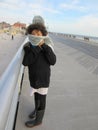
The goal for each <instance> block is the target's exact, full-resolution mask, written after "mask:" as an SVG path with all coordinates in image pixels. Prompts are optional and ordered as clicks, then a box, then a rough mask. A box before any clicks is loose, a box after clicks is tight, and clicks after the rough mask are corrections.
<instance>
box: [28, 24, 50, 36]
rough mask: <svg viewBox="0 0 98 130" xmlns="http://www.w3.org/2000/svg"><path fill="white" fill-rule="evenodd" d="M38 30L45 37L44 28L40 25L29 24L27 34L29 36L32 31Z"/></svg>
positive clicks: (45, 31)
mask: <svg viewBox="0 0 98 130" xmlns="http://www.w3.org/2000/svg"><path fill="white" fill-rule="evenodd" d="M35 29H36V30H40V31H41V32H42V34H43V36H46V35H47V33H48V32H47V30H46V27H45V26H44V25H42V24H31V25H29V26H28V27H27V34H31V33H32V31H33V30H35Z"/></svg>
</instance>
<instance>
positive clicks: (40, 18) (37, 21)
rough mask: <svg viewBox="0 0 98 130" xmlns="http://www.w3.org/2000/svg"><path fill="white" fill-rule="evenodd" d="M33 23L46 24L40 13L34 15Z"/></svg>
mask: <svg viewBox="0 0 98 130" xmlns="http://www.w3.org/2000/svg"><path fill="white" fill-rule="evenodd" d="M33 24H42V25H44V26H45V22H44V19H43V18H42V17H41V16H40V15H37V16H34V18H33Z"/></svg>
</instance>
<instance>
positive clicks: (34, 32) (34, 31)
mask: <svg viewBox="0 0 98 130" xmlns="http://www.w3.org/2000/svg"><path fill="white" fill-rule="evenodd" d="M31 34H32V35H35V36H43V35H42V32H41V31H40V30H37V29H34V30H33V31H32V33H31Z"/></svg>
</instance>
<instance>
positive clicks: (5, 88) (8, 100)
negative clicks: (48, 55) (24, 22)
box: [0, 38, 27, 130]
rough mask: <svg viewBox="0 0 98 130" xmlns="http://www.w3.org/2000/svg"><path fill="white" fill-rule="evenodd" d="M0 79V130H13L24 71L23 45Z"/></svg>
mask: <svg viewBox="0 0 98 130" xmlns="http://www.w3.org/2000/svg"><path fill="white" fill-rule="evenodd" d="M26 42H27V38H26V39H25V41H24V42H23V44H22V45H21V47H20V48H19V50H18V51H17V53H16V55H15V57H14V58H13V60H12V61H11V63H10V64H9V66H8V67H7V69H6V71H5V72H4V74H3V75H2V77H1V78H0V130H13V127H14V126H13V125H14V120H15V113H16V108H17V103H18V98H19V93H20V89H21V88H20V87H21V79H22V75H23V71H24V66H23V65H22V60H23V56H24V51H23V45H24V44H25V43H26Z"/></svg>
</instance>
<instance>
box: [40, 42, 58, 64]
mask: <svg viewBox="0 0 98 130" xmlns="http://www.w3.org/2000/svg"><path fill="white" fill-rule="evenodd" d="M42 49H43V51H44V54H45V57H46V59H47V61H48V62H49V64H50V65H54V64H55V63H56V55H55V53H54V52H53V50H52V49H51V47H49V46H48V45H46V44H43V45H42Z"/></svg>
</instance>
